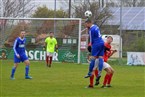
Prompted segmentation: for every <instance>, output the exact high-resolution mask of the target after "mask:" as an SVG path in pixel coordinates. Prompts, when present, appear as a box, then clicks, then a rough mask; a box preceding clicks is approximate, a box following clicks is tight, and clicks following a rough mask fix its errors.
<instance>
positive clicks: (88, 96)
mask: <svg viewBox="0 0 145 97" xmlns="http://www.w3.org/2000/svg"><path fill="white" fill-rule="evenodd" d="M110 64H112V67H113V68H114V69H115V74H114V76H113V80H112V86H113V87H111V88H101V85H102V84H100V85H99V86H95V88H93V89H87V88H85V87H86V86H87V85H88V83H89V79H84V78H83V77H84V75H86V74H87V71H88V65H83V64H82V65H78V64H73V63H53V66H52V68H48V67H46V66H45V63H44V61H43V62H42V61H37V62H36V61H31V67H30V75H31V76H32V77H33V79H32V80H26V79H24V73H25V66H24V64H22V63H21V64H20V65H19V67H18V68H17V70H16V73H15V78H16V79H15V80H10V73H11V68H12V66H13V61H12V60H3V61H1V64H0V89H1V91H0V97H144V95H145V93H144V91H145V67H144V66H126V65H118V61H112V62H110ZM104 75H105V71H103V74H102V77H101V81H100V82H101V83H102V80H103V78H104Z"/></svg>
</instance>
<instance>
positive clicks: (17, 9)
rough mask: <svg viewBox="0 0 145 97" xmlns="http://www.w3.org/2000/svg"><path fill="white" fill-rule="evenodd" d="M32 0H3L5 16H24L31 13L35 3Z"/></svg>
mask: <svg viewBox="0 0 145 97" xmlns="http://www.w3.org/2000/svg"><path fill="white" fill-rule="evenodd" d="M31 1H32V0H2V2H1V6H2V5H3V12H4V13H3V16H4V17H22V16H25V15H27V14H29V13H30V12H31V11H32V9H33V8H34V5H33V4H32V3H31Z"/></svg>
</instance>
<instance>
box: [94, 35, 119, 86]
mask: <svg viewBox="0 0 145 97" xmlns="http://www.w3.org/2000/svg"><path fill="white" fill-rule="evenodd" d="M112 41H113V38H112V37H111V36H108V37H107V40H106V42H105V54H104V56H103V58H104V62H107V61H108V59H109V58H110V57H111V56H112V55H113V54H114V53H115V52H117V50H111V43H112ZM107 71H110V72H107ZM107 71H106V72H107V73H106V75H105V77H104V82H103V86H102V88H103V87H111V85H110V83H111V79H112V76H113V73H114V69H113V68H112V67H111V66H110V67H108V70H107ZM96 83H98V82H97V81H96ZM96 85H97V84H96Z"/></svg>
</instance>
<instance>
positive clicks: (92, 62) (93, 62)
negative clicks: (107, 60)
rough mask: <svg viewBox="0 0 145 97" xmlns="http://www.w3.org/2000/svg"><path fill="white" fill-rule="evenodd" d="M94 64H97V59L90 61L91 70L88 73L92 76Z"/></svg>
mask: <svg viewBox="0 0 145 97" xmlns="http://www.w3.org/2000/svg"><path fill="white" fill-rule="evenodd" d="M94 65H95V59H91V63H90V66H89V72H88V75H90V76H91V75H92V71H93V68H94Z"/></svg>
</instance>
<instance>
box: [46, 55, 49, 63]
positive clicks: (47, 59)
mask: <svg viewBox="0 0 145 97" xmlns="http://www.w3.org/2000/svg"><path fill="white" fill-rule="evenodd" d="M48 63H49V56H46V64H47V65H48Z"/></svg>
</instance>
